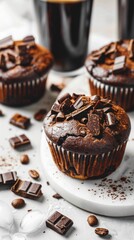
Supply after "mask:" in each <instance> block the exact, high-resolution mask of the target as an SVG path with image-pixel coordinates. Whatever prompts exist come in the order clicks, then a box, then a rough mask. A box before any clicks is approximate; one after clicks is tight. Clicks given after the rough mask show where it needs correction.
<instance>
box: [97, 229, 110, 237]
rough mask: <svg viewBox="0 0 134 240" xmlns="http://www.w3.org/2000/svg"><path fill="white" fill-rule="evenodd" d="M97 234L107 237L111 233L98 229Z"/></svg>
mask: <svg viewBox="0 0 134 240" xmlns="http://www.w3.org/2000/svg"><path fill="white" fill-rule="evenodd" d="M95 233H96V234H97V235H99V236H101V237H102V236H107V235H108V233H109V231H108V229H106V228H96V229H95Z"/></svg>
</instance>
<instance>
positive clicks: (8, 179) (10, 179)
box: [0, 171, 17, 186]
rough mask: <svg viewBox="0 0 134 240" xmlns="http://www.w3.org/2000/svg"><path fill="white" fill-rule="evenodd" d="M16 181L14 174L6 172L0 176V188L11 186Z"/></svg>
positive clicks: (15, 174)
mask: <svg viewBox="0 0 134 240" xmlns="http://www.w3.org/2000/svg"><path fill="white" fill-rule="evenodd" d="M16 180H17V173H16V172H14V171H13V172H6V173H1V174H0V186H11V185H13V184H14V183H15V182H16Z"/></svg>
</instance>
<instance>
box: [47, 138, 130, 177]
mask: <svg viewBox="0 0 134 240" xmlns="http://www.w3.org/2000/svg"><path fill="white" fill-rule="evenodd" d="M47 142H48V145H49V148H50V151H51V154H52V157H53V160H54V162H55V164H56V165H57V167H58V168H59V170H60V171H62V172H63V173H65V174H67V175H69V176H71V177H73V178H78V179H82V180H84V179H90V178H102V177H106V176H108V175H109V174H111V173H112V172H113V171H115V170H116V169H117V167H118V166H119V165H120V163H121V161H122V158H123V155H124V151H125V148H126V144H127V141H125V142H124V143H123V144H121V145H119V146H118V147H117V148H115V149H113V150H112V151H109V152H107V153H103V154H98V155H90V154H78V153H74V152H71V151H67V150H65V149H64V148H63V147H61V146H58V145H57V144H54V143H53V142H52V141H50V140H49V139H47Z"/></svg>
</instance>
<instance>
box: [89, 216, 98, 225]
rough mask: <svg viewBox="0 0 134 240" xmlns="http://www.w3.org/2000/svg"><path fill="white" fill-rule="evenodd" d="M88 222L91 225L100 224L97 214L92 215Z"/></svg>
mask: <svg viewBox="0 0 134 240" xmlns="http://www.w3.org/2000/svg"><path fill="white" fill-rule="evenodd" d="M87 222H88V224H89V225H90V226H95V225H97V224H98V219H97V217H96V216H95V215H90V216H88V218H87Z"/></svg>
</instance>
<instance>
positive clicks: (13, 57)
mask: <svg viewBox="0 0 134 240" xmlns="http://www.w3.org/2000/svg"><path fill="white" fill-rule="evenodd" d="M7 55H8V59H9V61H10V62H12V63H15V62H16V58H15V56H14V55H13V54H11V53H7Z"/></svg>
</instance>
